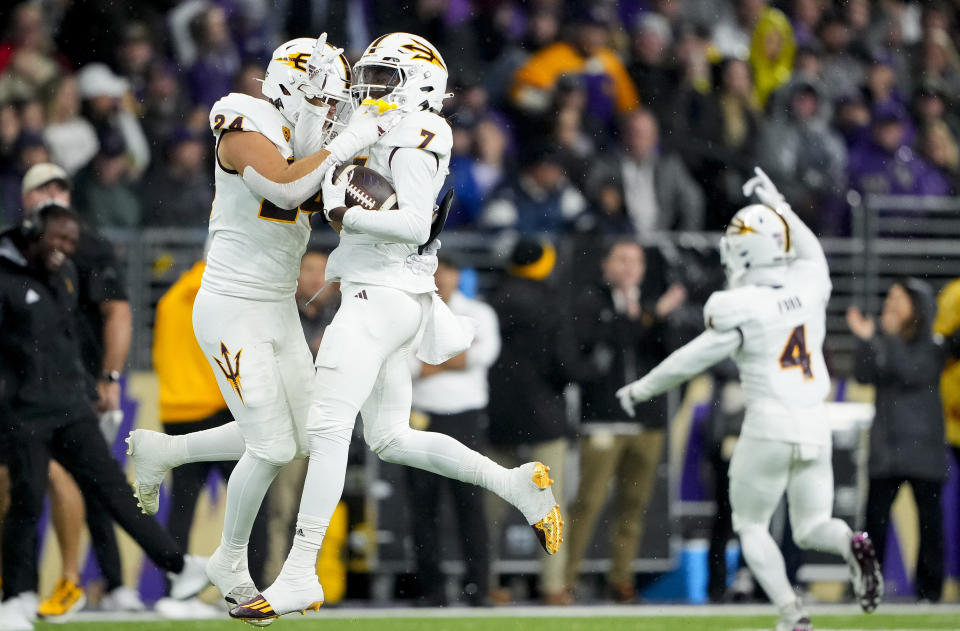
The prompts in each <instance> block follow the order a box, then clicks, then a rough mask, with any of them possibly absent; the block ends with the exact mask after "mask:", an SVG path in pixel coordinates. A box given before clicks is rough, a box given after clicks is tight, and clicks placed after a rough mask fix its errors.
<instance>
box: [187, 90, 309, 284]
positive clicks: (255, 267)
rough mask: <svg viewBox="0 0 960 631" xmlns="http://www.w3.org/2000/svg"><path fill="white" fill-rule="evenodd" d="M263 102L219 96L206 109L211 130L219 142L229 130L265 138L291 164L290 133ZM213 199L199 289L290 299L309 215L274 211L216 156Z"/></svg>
mask: <svg viewBox="0 0 960 631" xmlns="http://www.w3.org/2000/svg"><path fill="white" fill-rule="evenodd" d="M288 125H289V123H288V122H287V121H286V119H284V118H283V116H281V115H280V112H279V111H278V110H277V108H275V107H274V106H273V104H271V103H270V102H268V101H264V100H262V99H257V98H254V97H252V96H248V95H246V94H237V93H232V94H228V95H227V96H225V97H223V98H222V99H220V100H219V101H217V102H216V103H214V105H213V108H212V109H211V110H210V128H211V129H212V130H213V135H214V137H215V138H216V147H217V148H219V146H220V139H221V138H223V136H224V134H226V133H229V132H231V131H255V132H259V133H261V134H263V135H264V136H266V137H267V138H268V139H269V140H270V141H271V142H272V143H273V144H274V146H275V147H276V148H277V151H279V152H280V155H282V156H283V157H284V158H286V159H287V161H288V162H292V161H293V146H292V145H291V136H292V133H291V131H292V130H291V129H290V128H289V127H288ZM214 159H215V160H216V166H215V168H214V173H215V175H214V182H215V184H216V195H215V196H214V199H213V211H212V212H211V213H210V242H209V248H210V249H209V253H208V254H207V267H206V270H205V271H204V273H203V281H202V286H203V288H204V289H207V290H208V291H211V292H213V293H216V294H221V295H225V296H234V297H237V298H249V299H252V300H279V299H283V298H289V297H291V296H293V295H294V293H295V291H296V289H297V277H298V276H299V274H300V258H301V257H302V256H303V253H304V251H305V250H306V247H307V240H308V239H309V238H310V213H309V212H304V211H301V210H300V209H299V208H294V209H292V210H287V209H282V208H278V207H277V206H275V205H274V204H272V203H270V202H269V201H267V200H266V199H264V198H262V197H260V196H259V195H257V194H256V193H254V192H253V191H251V190H250V189H249V188H248V187H247V185H246V184H245V183H244V181H243V178H242V177H241V176H240V174H238V173H237V172H236V171H233V170H228V169H225V168H223V166H222V165H221V164H220V160H219V158H217V157H216V151H215V158H214Z"/></svg>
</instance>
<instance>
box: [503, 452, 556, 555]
mask: <svg viewBox="0 0 960 631" xmlns="http://www.w3.org/2000/svg"><path fill="white" fill-rule="evenodd" d="M513 471H514V472H515V474H516V475H518V477H519V480H518V484H517V487H518V488H517V489H516V491H517V492H518V495H517V496H516V501H514V502H513V504H514V505H515V506H516V507H517V508H519V509H520V512H522V513H523V516H524V517H526V518H527V523H529V524H530V527H531V528H533V534H535V535H536V537H537V541H539V542H540V545H541V546H542V547H543V549H544V551H546V553H547V554H556V553H557V550H559V549H560V544H561V543H563V517H562V516H561V515H560V506H559V505H558V504H557V501H556V499H555V498H554V497H553V491H552V490H550V486H551V485H552V484H553V480H551V479H550V467H548V466H546V465H545V464H543V463H542V462H528V463H526V464H524V465H521V466H519V467H517V468H516V469H514V470H513Z"/></svg>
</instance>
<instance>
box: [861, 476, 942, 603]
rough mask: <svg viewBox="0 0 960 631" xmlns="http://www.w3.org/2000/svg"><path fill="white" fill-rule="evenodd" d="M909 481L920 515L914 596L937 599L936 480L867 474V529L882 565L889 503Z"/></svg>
mask: <svg viewBox="0 0 960 631" xmlns="http://www.w3.org/2000/svg"><path fill="white" fill-rule="evenodd" d="M904 482H909V483H910V488H912V489H913V496H914V498H915V499H916V502H917V515H918V517H919V518H920V552H919V555H918V557H917V597H918V598H924V599H927V600H930V601H932V602H937V601H939V600H940V592H941V590H942V589H943V572H944V567H943V565H944V562H943V509H942V508H941V506H940V490H941V487H942V486H943V485H942V483H941V482H940V481H939V480H918V479H915V478H904V477H895V478H870V493H869V494H868V496H867V532H868V533H870V538H871V539H872V540H873V545H874V547H875V548H876V550H877V558H878V559H879V561H880V564H881V566H882V565H883V560H884V556H885V554H886V551H887V528H888V525H889V523H890V505H891V504H893V500H894V498H895V497H896V496H897V491H898V490H899V489H900V485H901V484H903V483H904Z"/></svg>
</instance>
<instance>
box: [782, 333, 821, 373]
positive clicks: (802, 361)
mask: <svg viewBox="0 0 960 631" xmlns="http://www.w3.org/2000/svg"><path fill="white" fill-rule="evenodd" d="M780 368H781V370H786V369H788V368H800V369H802V370H803V378H804V379H813V371H812V370H811V369H810V353H808V352H807V327H806V325H804V324H801V325H800V326H798V327H797V328H795V329H794V330H792V331H790V337H788V338H787V344H786V346H784V347H783V353H781V354H780Z"/></svg>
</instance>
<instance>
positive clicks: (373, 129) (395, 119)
mask: <svg viewBox="0 0 960 631" xmlns="http://www.w3.org/2000/svg"><path fill="white" fill-rule="evenodd" d="M381 110H382V108H381V107H380V106H379V105H378V104H376V103H374V104H368V105H361V106H360V107H358V108H357V109H356V110H354V112H353V115H352V116H350V122H349V123H347V126H346V127H345V128H344V129H343V131H341V132H340V133H339V134H338V135H337V137H336V138H334V139H333V141H332V142H331V143H330V144H329V145H327V150H328V151H329V152H330V155H332V156H333V157H334V158H335V159H336V160H337V161H339V162H346V161H347V160H349V159H351V158H352V157H353V156H355V155H357V154H358V153H360V152H361V151H363V150H364V149H366V148H367V147H369V146H370V145H372V144H373V143H375V142H377V140H379V139H380V136H382V135H383V134H385V133H387V132H388V131H390V130H391V129H393V128H394V127H396V126H397V124H398V123H399V122H400V119H401V118H402V117H403V113H402V112H401V111H400V110H398V109H396V107H393V108H391V109H383V111H381Z"/></svg>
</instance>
